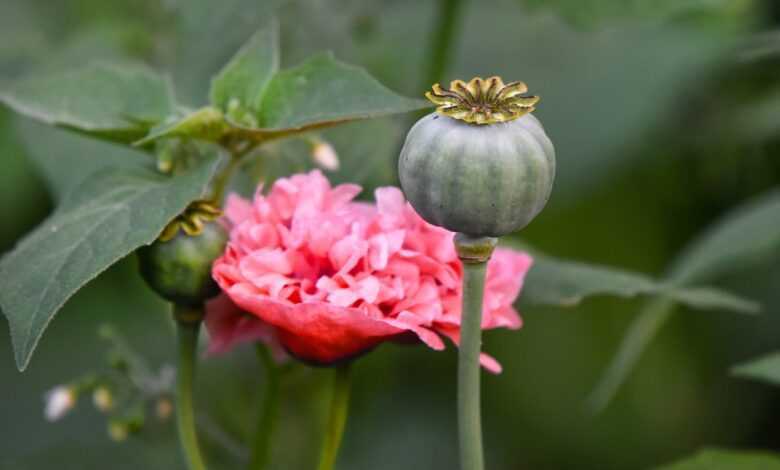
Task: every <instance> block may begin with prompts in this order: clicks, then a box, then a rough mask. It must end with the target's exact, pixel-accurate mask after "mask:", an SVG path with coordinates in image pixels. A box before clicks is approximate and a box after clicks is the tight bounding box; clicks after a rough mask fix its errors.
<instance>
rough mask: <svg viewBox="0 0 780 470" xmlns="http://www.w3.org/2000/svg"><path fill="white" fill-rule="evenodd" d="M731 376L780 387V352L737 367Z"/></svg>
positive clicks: (733, 369)
mask: <svg viewBox="0 0 780 470" xmlns="http://www.w3.org/2000/svg"><path fill="white" fill-rule="evenodd" d="M731 374H732V375H734V376H736V377H741V378H744V379H753V380H759V381H762V382H767V383H769V384H772V385H777V386H780V351H778V352H774V353H771V354H768V355H766V356H762V357H759V358H758V359H752V360H750V361H748V362H745V363H743V364H740V365H738V366H735V367H733V368H732V369H731Z"/></svg>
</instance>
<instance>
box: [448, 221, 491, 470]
mask: <svg viewBox="0 0 780 470" xmlns="http://www.w3.org/2000/svg"><path fill="white" fill-rule="evenodd" d="M495 246H496V239H495V238H489V237H481V238H472V237H469V236H466V235H463V234H460V233H459V234H457V235H456V236H455V248H456V250H457V252H458V257H459V258H460V259H461V261H462V262H463V304H462V305H463V308H462V313H461V322H460V350H459V353H458V354H459V356H458V435H459V441H460V466H461V470H483V469H484V468H485V461H484V456H483V452H482V419H481V416H480V365H479V354H480V350H481V349H482V300H483V297H484V291H485V271H486V268H487V262H488V260H490V256H491V254H492V253H493V249H494V248H495Z"/></svg>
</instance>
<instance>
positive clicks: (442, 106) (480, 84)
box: [425, 77, 539, 124]
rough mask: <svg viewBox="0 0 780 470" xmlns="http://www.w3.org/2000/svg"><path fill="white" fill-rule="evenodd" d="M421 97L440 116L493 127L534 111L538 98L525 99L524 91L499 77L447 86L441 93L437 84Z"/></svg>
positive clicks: (524, 89)
mask: <svg viewBox="0 0 780 470" xmlns="http://www.w3.org/2000/svg"><path fill="white" fill-rule="evenodd" d="M432 88H433V89H432V91H429V92H426V93H425V97H426V98H428V99H429V100H430V101H431V102H432V103H433V104H435V105H436V111H437V112H438V113H439V114H442V115H444V116H449V117H451V118H454V119H459V120H461V121H465V122H468V123H470V124H494V123H498V122H508V121H512V120H514V119H517V118H519V117H521V116H523V115H525V114H528V113H530V112H532V111H533V110H534V109H536V108H535V107H534V106H535V105H536V103H537V102H538V101H539V97H538V96H525V95H524V93H526V92H528V87H527V86H526V84H525V83H523V82H520V81H517V82H511V83H507V84H505V83H504V82H503V80H501V78H500V77H490V78H487V79H483V78H481V77H474V78H472V79H471V80H470V81H469V82H468V83H466V82H464V81H462V80H453V81H452V82H450V88H449V89H448V90H445V89H443V88H442V87H441V85H439V84H438V83H437V84H435V85H433V87H432Z"/></svg>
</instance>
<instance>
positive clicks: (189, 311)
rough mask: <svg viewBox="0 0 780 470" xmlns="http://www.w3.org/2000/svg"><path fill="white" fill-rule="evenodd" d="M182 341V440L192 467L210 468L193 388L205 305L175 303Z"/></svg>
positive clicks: (179, 416)
mask: <svg viewBox="0 0 780 470" xmlns="http://www.w3.org/2000/svg"><path fill="white" fill-rule="evenodd" d="M174 316H175V318H176V324H177V330H178V343H179V357H178V377H177V383H176V424H177V426H178V429H179V442H180V444H181V449H182V452H183V453H184V459H185V460H186V462H187V468H188V469H189V470H206V464H205V463H204V462H203V457H202V456H201V452H200V447H199V445H198V436H197V434H196V432H195V413H194V411H193V400H192V388H193V382H194V380H195V360H196V353H197V347H198V333H199V331H200V323H201V319H202V318H203V309H202V307H197V308H191V307H184V306H181V305H176V306H175V307H174Z"/></svg>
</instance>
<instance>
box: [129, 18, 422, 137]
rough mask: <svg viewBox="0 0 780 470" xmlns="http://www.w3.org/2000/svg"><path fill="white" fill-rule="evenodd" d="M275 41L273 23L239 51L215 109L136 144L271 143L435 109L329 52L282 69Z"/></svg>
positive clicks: (216, 91) (221, 82) (219, 85)
mask: <svg viewBox="0 0 780 470" xmlns="http://www.w3.org/2000/svg"><path fill="white" fill-rule="evenodd" d="M277 36H278V28H277V27H276V25H275V23H271V24H270V25H268V26H266V27H265V28H264V29H262V30H260V31H258V32H257V33H256V34H255V35H254V36H253V37H252V38H251V39H250V40H249V42H248V43H247V44H246V45H244V47H242V48H241V49H240V50H239V52H238V53H237V54H236V56H234V57H233V59H232V60H231V61H230V62H229V63H228V64H227V65H226V66H225V67H224V68H223V69H222V71H221V72H220V73H219V74H218V75H217V76H216V77H215V78H214V80H213V81H212V87H211V93H210V95H211V105H212V106H208V107H205V108H201V109H199V110H197V111H192V112H190V113H188V114H186V115H184V116H182V117H180V118H178V119H174V120H171V121H167V122H165V123H164V124H162V125H160V126H158V127H157V128H155V129H152V130H151V132H150V133H149V134H148V135H147V136H146V137H145V138H144V139H142V140H141V141H139V142H137V144H139V145H143V144H146V143H148V142H150V141H152V140H155V139H159V138H163V137H170V136H187V137H194V138H199V139H206V140H212V141H214V140H219V139H220V138H221V137H223V136H224V135H225V134H234V135H238V136H239V137H241V138H245V139H250V140H255V141H266V140H269V139H273V138H279V137H285V136H288V135H292V134H296V133H300V132H305V131H308V130H312V129H319V128H324V127H329V126H333V125H336V124H339V123H343V122H349V121H355V120H360V119H367V118H373V117H380V116H387V115H391V114H397V113H404V112H408V111H414V110H418V109H422V108H425V107H430V106H431V105H430V104H429V103H428V102H426V101H422V100H416V99H411V98H406V97H403V96H400V95H397V94H396V93H394V92H392V91H390V90H389V89H387V88H386V87H385V86H383V85H382V84H381V83H379V82H378V81H377V80H376V79H375V78H373V77H372V76H371V75H369V74H368V72H366V71H365V70H364V69H362V68H360V67H356V66H353V65H348V64H345V63H343V62H340V61H338V60H336V59H335V58H334V57H333V55H332V54H330V53H323V54H319V55H315V56H313V57H310V58H309V59H308V60H306V61H304V62H303V63H302V64H300V65H298V66H296V67H293V68H290V69H287V70H282V71H279V70H278V64H279V51H278V48H279V41H278V37H277ZM215 130H218V131H220V132H215Z"/></svg>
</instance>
